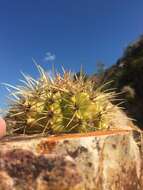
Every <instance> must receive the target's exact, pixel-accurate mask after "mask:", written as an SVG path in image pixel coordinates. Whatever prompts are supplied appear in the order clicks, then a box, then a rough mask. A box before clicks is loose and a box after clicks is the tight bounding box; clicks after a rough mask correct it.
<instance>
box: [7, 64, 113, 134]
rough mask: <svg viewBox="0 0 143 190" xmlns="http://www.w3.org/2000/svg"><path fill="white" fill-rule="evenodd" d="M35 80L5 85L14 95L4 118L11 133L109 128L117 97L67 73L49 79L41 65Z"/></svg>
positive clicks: (29, 77) (84, 130) (51, 132)
mask: <svg viewBox="0 0 143 190" xmlns="http://www.w3.org/2000/svg"><path fill="white" fill-rule="evenodd" d="M37 68H38V70H39V73H40V76H39V79H38V80H35V79H34V78H32V77H31V76H26V75H24V74H23V76H24V80H21V82H22V83H23V84H22V85H19V86H16V87H14V86H11V85H9V84H7V87H8V89H9V90H10V91H11V93H10V94H11V95H12V96H13V98H12V100H11V102H10V104H9V107H8V112H7V115H6V118H7V119H6V120H7V125H8V129H9V132H10V133H13V134H19V133H20V134H21V133H22V134H37V133H42V134H59V133H82V132H91V131H96V130H102V129H108V128H109V127H110V125H109V123H110V119H111V118H112V117H113V114H114V113H113V110H112V109H113V107H114V106H113V105H112V104H111V103H110V100H112V101H113V100H114V99H115V96H116V94H115V93H114V92H112V91H107V90H106V91H104V86H101V87H96V85H95V83H93V81H92V80H90V79H86V80H85V79H84V76H83V75H80V76H78V77H77V76H76V75H74V76H73V74H72V73H70V72H66V71H63V74H59V73H56V74H55V75H54V76H53V77H50V76H49V75H48V74H47V73H46V72H45V71H44V69H43V68H42V67H41V66H39V65H38V66H37Z"/></svg>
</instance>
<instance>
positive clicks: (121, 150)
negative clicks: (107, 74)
mask: <svg viewBox="0 0 143 190" xmlns="http://www.w3.org/2000/svg"><path fill="white" fill-rule="evenodd" d="M141 167H142V170H143V166H142V160H141V155H140V152H139V149H138V147H137V145H136V143H135V141H134V139H133V137H132V132H131V131H123V130H120V131H117V130H114V131H106V132H95V133H90V134H84V135H81V134H73V135H62V136H49V137H40V136H31V137H30V136H27V137H26V136H18V137H5V138H3V139H2V140H1V142H0V190H142V189H143V182H142V181H143V175H141ZM141 176H142V177H141Z"/></svg>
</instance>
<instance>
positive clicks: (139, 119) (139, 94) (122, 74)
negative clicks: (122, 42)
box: [101, 36, 143, 129]
mask: <svg viewBox="0 0 143 190" xmlns="http://www.w3.org/2000/svg"><path fill="white" fill-rule="evenodd" d="M109 80H112V81H113V82H112V84H111V85H110V87H114V88H116V91H117V92H123V94H122V96H121V97H122V98H124V99H125V103H124V105H123V106H124V107H125V111H126V113H127V114H128V115H129V116H130V117H132V118H134V119H136V121H135V123H136V124H137V125H138V126H139V127H140V128H142V129H143V36H141V37H140V38H139V39H138V40H137V41H136V42H134V43H132V44H130V45H129V46H128V47H127V48H126V50H125V52H124V54H123V56H122V57H121V58H120V59H119V60H118V61H117V63H116V64H115V65H113V66H112V67H111V68H109V69H107V70H106V71H105V73H104V75H103V77H102V80H101V81H102V82H106V81H109Z"/></svg>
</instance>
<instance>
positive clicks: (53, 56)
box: [44, 52, 56, 61]
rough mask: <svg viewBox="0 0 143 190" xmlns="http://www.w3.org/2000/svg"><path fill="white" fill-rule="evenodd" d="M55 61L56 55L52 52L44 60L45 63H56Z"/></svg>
mask: <svg viewBox="0 0 143 190" xmlns="http://www.w3.org/2000/svg"><path fill="white" fill-rule="evenodd" d="M55 59H56V55H55V54H53V53H51V52H47V53H46V55H45V58H44V60H45V61H54V60H55Z"/></svg>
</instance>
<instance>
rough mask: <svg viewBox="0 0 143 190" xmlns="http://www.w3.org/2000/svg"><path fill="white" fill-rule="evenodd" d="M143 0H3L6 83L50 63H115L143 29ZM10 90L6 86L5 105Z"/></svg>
mask: <svg viewBox="0 0 143 190" xmlns="http://www.w3.org/2000/svg"><path fill="white" fill-rule="evenodd" d="M142 10H143V1H142V0H12V1H11V0H0V83H2V82H8V83H11V84H16V83H17V81H18V79H20V78H21V75H20V71H24V72H25V73H30V74H32V75H34V76H36V69H35V66H34V64H33V63H32V57H33V58H34V59H35V60H36V61H37V62H39V63H40V64H41V65H42V66H43V67H44V68H46V69H48V70H49V69H50V68H51V64H52V62H54V63H55V66H56V68H57V69H59V68H60V67H61V65H63V66H64V67H65V68H66V69H71V70H72V71H78V70H79V69H80V65H81V64H82V65H83V68H84V70H85V71H86V72H87V73H94V72H95V71H96V62H97V61H102V62H103V63H104V64H105V65H106V67H108V66H110V65H112V64H114V63H115V62H116V60H117V59H118V58H119V57H120V56H121V55H122V53H123V50H124V49H125V47H126V46H127V45H128V44H129V43H130V42H132V41H133V40H135V39H136V38H137V37H139V35H141V34H142V33H143V11H142ZM5 95H6V91H5V90H4V88H2V87H1V88H0V105H2V106H3V105H4V102H5Z"/></svg>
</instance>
